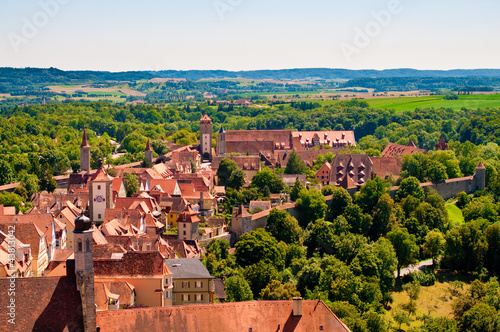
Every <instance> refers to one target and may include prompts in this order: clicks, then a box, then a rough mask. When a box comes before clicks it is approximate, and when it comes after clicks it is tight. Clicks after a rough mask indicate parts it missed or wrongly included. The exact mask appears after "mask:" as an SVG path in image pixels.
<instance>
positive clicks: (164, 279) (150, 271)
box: [94, 251, 173, 307]
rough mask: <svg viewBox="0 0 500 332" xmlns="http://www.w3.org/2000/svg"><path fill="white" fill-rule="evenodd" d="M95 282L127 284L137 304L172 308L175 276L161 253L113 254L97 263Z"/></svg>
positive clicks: (95, 261)
mask: <svg viewBox="0 0 500 332" xmlns="http://www.w3.org/2000/svg"><path fill="white" fill-rule="evenodd" d="M94 275H95V277H94V280H95V282H101V281H102V282H104V283H117V282H127V283H128V284H130V285H131V286H133V288H134V291H135V304H136V305H138V306H148V307H166V306H170V305H172V288H173V285H172V273H171V272H170V270H169V269H168V267H167V265H166V264H165V257H164V256H163V255H162V254H161V253H160V252H158V251H142V252H141V251H137V252H126V253H123V254H121V253H120V254H113V255H112V256H111V259H108V258H105V259H94Z"/></svg>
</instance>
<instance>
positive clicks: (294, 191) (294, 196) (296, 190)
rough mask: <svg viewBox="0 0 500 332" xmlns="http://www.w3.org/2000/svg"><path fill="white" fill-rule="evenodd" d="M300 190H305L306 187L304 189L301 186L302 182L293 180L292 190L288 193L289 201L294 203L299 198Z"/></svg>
mask: <svg viewBox="0 0 500 332" xmlns="http://www.w3.org/2000/svg"><path fill="white" fill-rule="evenodd" d="M302 189H306V187H304V185H303V184H302V182H300V180H299V179H297V180H295V183H294V184H293V187H292V190H291V191H290V199H291V200H292V201H294V202H295V201H296V200H297V198H298V197H299V192H300V191H301V190H302Z"/></svg>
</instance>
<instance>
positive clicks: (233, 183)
mask: <svg viewBox="0 0 500 332" xmlns="http://www.w3.org/2000/svg"><path fill="white" fill-rule="evenodd" d="M245 177H246V175H245V172H243V171H242V170H241V169H239V168H238V169H237V170H235V171H233V172H232V173H231V176H230V177H229V181H228V182H227V186H228V187H231V188H234V189H236V190H240V189H241V187H243V185H244V184H245Z"/></svg>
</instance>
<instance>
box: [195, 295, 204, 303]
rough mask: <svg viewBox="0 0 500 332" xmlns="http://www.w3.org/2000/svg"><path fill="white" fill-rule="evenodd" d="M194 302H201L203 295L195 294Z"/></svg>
mask: <svg viewBox="0 0 500 332" xmlns="http://www.w3.org/2000/svg"><path fill="white" fill-rule="evenodd" d="M196 302H203V294H196Z"/></svg>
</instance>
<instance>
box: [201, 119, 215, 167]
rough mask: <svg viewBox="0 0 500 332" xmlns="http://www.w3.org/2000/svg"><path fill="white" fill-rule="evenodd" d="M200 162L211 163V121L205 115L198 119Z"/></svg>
mask: <svg viewBox="0 0 500 332" xmlns="http://www.w3.org/2000/svg"><path fill="white" fill-rule="evenodd" d="M200 154H201V160H202V161H204V160H208V161H212V119H210V118H209V117H208V115H207V114H205V115H203V116H202V117H201V119H200Z"/></svg>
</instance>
